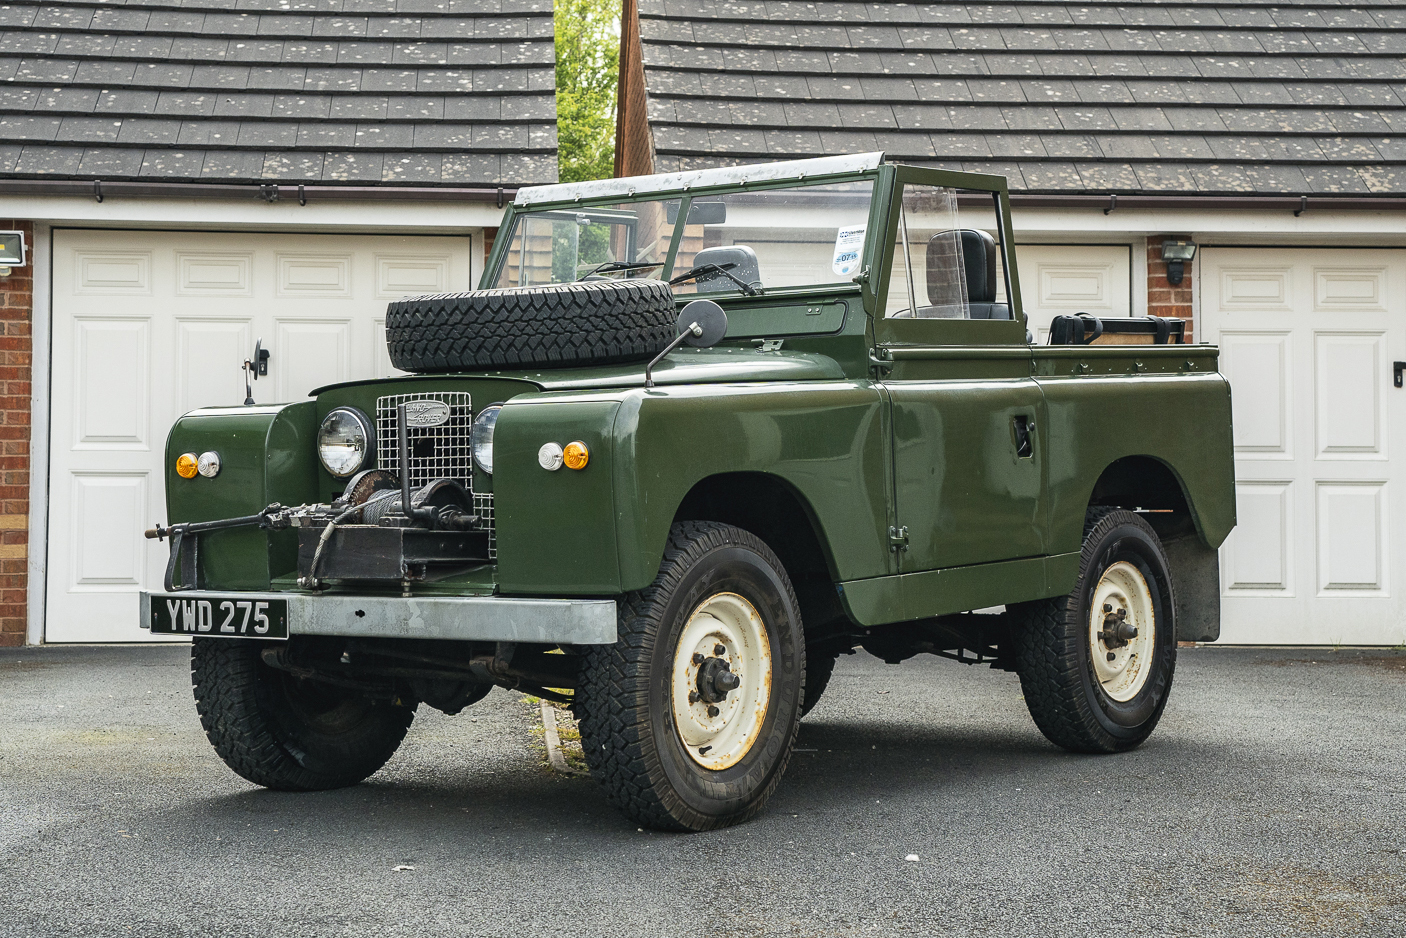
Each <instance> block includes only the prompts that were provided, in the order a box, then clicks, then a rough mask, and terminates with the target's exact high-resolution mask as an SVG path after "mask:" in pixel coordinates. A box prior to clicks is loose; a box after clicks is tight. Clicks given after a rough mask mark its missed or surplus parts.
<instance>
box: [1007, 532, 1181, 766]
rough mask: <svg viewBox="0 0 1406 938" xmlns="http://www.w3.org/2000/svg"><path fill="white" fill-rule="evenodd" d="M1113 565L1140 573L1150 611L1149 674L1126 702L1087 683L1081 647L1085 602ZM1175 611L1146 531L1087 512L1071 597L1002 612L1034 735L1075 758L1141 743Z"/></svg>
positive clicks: (1167, 675) (1165, 672)
mask: <svg viewBox="0 0 1406 938" xmlns="http://www.w3.org/2000/svg"><path fill="white" fill-rule="evenodd" d="M1119 560H1127V561H1128V562H1130V563H1132V564H1134V566H1136V567H1138V569H1139V570H1140V571H1141V572H1142V574H1143V577H1144V579H1145V580H1146V582H1147V584H1148V586H1149V589H1150V591H1151V593H1152V596H1153V602H1154V607H1155V611H1156V630H1155V644H1154V645H1153V661H1152V664H1151V671H1150V672H1149V675H1148V677H1147V680H1146V683H1145V684H1144V685H1143V687H1142V689H1141V691H1139V692H1138V694H1137V695H1136V696H1135V697H1133V698H1132V699H1130V700H1128V701H1126V702H1119V701H1117V700H1114V699H1112V698H1111V697H1110V696H1109V695H1108V694H1106V693H1105V692H1104V690H1103V688H1102V687H1101V686H1100V684H1099V682H1098V680H1097V679H1096V678H1095V675H1094V672H1093V661H1092V655H1093V650H1092V648H1091V646H1090V641H1089V612H1090V610H1089V600H1090V596H1091V595H1092V592H1093V590H1094V588H1095V586H1096V585H1097V584H1098V582H1099V579H1100V578H1101V577H1102V575H1103V572H1104V571H1105V570H1107V569H1108V567H1109V566H1111V565H1112V564H1113V563H1115V562H1117V561H1119ZM1175 608H1176V603H1175V601H1174V599H1173V593H1172V581H1171V574H1170V571H1169V569H1168V565H1167V557H1166V554H1165V553H1163V551H1162V545H1161V542H1160V541H1159V540H1158V538H1157V534H1156V533H1155V532H1154V531H1153V530H1152V527H1151V526H1150V525H1148V523H1147V522H1146V521H1144V520H1143V519H1142V518H1140V517H1138V516H1137V515H1135V514H1133V513H1132V512H1130V511H1125V510H1123V509H1120V508H1103V507H1100V508H1091V509H1090V510H1089V512H1088V515H1087V516H1086V518H1085V521H1084V543H1083V549H1082V551H1081V553H1080V556H1079V580H1078V584H1077V585H1076V586H1075V588H1074V590H1073V592H1071V593H1069V595H1067V596H1060V597H1057V598H1054V599H1042V600H1037V601H1035V602H1028V603H1020V604H1017V605H1013V606H1011V607H1009V611H1010V613H1011V615H1012V618H1013V620H1014V621H1013V624H1014V638H1015V651H1016V655H1015V663H1016V672H1017V673H1018V674H1019V675H1020V686H1021V690H1022V691H1023V692H1024V694H1025V703H1026V706H1027V707H1028V708H1029V710H1030V715H1031V716H1032V717H1033V718H1034V720H1035V725H1036V726H1038V727H1039V728H1040V732H1042V733H1044V734H1045V737H1046V738H1048V739H1049V740H1050V742H1052V743H1054V744H1055V745H1057V746H1061V747H1063V748H1064V749H1068V750H1069V751H1071V752H1082V753H1109V752H1122V751H1125V750H1128V749H1132V748H1134V747H1136V746H1138V745H1139V744H1141V743H1142V742H1143V740H1145V739H1147V737H1148V736H1150V735H1151V734H1152V731H1153V730H1154V729H1155V728H1156V726H1157V721H1158V720H1160V719H1161V717H1162V711H1163V709H1164V708H1165V707H1166V705H1167V696H1168V694H1169V693H1170V691H1171V687H1172V676H1173V674H1174V672H1175V670H1176V655H1177V643H1176V621H1175V612H1174V610H1175Z"/></svg>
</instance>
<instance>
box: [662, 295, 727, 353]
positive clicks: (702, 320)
mask: <svg viewBox="0 0 1406 938" xmlns="http://www.w3.org/2000/svg"><path fill="white" fill-rule="evenodd" d="M695 325H696V326H697V327H698V329H699V330H701V331H695V330H694V329H693V328H692V327H693V326H695ZM674 331H675V332H677V333H678V334H679V335H681V336H682V337H683V340H684V343H685V344H686V345H691V346H692V347H694V348H712V347H713V346H715V345H717V344H718V343H719V342H721V341H722V340H723V337H724V336H725V335H727V313H726V312H725V311H724V310H723V308H722V307H721V306H719V305H718V304H717V303H714V302H713V301H712V300H694V301H693V302H692V303H689V304H688V305H687V306H685V307H684V308H683V309H682V310H680V311H679V318H678V321H677V322H675V323H674Z"/></svg>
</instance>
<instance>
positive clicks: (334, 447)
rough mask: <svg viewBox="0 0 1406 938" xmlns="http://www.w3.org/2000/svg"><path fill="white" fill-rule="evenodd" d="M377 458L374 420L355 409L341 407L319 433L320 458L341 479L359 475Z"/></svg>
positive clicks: (323, 423) (330, 414)
mask: <svg viewBox="0 0 1406 938" xmlns="http://www.w3.org/2000/svg"><path fill="white" fill-rule="evenodd" d="M375 454H376V434H375V432H374V431H373V430H372V429H371V418H369V417H367V416H366V415H365V414H363V413H362V412H361V411H359V410H357V409H356V408H355V407H337V408H335V409H333V410H332V412H331V413H329V414H328V415H327V416H326V417H325V418H323V421H322V426H321V427H319V428H318V430H317V458H318V459H321V460H322V466H323V468H325V469H326V470H327V471H328V472H330V473H332V474H333V475H334V476H337V477H338V478H340V479H344V478H346V477H347V476H349V475H352V474H353V473H355V472H356V471H357V470H358V469H360V468H361V467H362V466H364V465H366V464H367V463H369V462H370V461H371V459H372V457H373V456H375Z"/></svg>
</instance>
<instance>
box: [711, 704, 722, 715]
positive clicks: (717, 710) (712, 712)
mask: <svg viewBox="0 0 1406 938" xmlns="http://www.w3.org/2000/svg"><path fill="white" fill-rule="evenodd" d="M719 713H722V711H721V710H719V709H718V708H717V707H715V706H713V705H712V704H709V705H708V716H710V717H715V716H717V715H718V714H719Z"/></svg>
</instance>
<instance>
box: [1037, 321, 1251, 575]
mask: <svg viewBox="0 0 1406 938" xmlns="http://www.w3.org/2000/svg"><path fill="white" fill-rule="evenodd" d="M1216 354H1217V350H1216V349H1215V348H1212V347H1208V346H1188V347H1178V346H1169V347H1165V348H1159V349H1152V348H1144V349H1141V350H1136V349H1133V348H1130V347H1126V346H1125V347H1122V348H1119V347H1111V348H1099V349H1095V348H1089V347H1087V346H1085V347H1081V348H1070V349H1036V350H1035V355H1036V365H1037V371H1036V373H1037V375H1038V377H1037V380H1038V381H1039V384H1040V387H1041V389H1042V390H1043V391H1044V394H1045V401H1046V407H1047V409H1048V416H1047V417H1046V420H1045V425H1046V434H1047V437H1046V443H1047V445H1048V454H1049V457H1048V458H1049V469H1048V474H1049V498H1050V546H1049V549H1050V551H1051V552H1052V553H1060V552H1065V551H1072V550H1077V549H1078V547H1079V542H1080V538H1081V537H1082V533H1083V523H1084V511H1085V508H1086V507H1087V506H1088V504H1089V497H1090V494H1091V493H1092V491H1093V488H1094V484H1095V483H1096V482H1097V481H1098V479H1099V477H1100V476H1101V475H1102V474H1103V472H1104V470H1105V469H1106V468H1107V467H1108V466H1109V465H1110V464H1112V463H1113V462H1114V461H1116V460H1118V459H1120V458H1122V457H1124V456H1133V455H1136V456H1150V457H1152V458H1153V459H1156V460H1158V461H1160V462H1162V463H1163V464H1165V465H1166V466H1167V467H1168V468H1169V469H1170V470H1171V472H1172V474H1173V475H1174V476H1175V477H1176V479H1177V481H1178V482H1179V483H1180V485H1181V487H1182V492H1183V494H1184V495H1185V497H1186V502H1187V505H1188V506H1189V507H1190V510H1191V516H1192V521H1193V522H1194V523H1195V525H1196V531H1197V533H1198V534H1199V535H1200V538H1201V539H1202V541H1204V543H1205V544H1206V546H1207V547H1211V548H1215V547H1219V546H1220V544H1221V542H1222V541H1224V540H1225V538H1226V536H1227V535H1228V534H1229V533H1230V530H1231V528H1233V527H1234V526H1235V469H1234V462H1233V451H1232V444H1231V436H1230V385H1229V383H1228V382H1227V381H1226V380H1225V378H1224V377H1222V376H1221V375H1220V374H1219V373H1217V372H1216V370H1215V369H1216Z"/></svg>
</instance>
